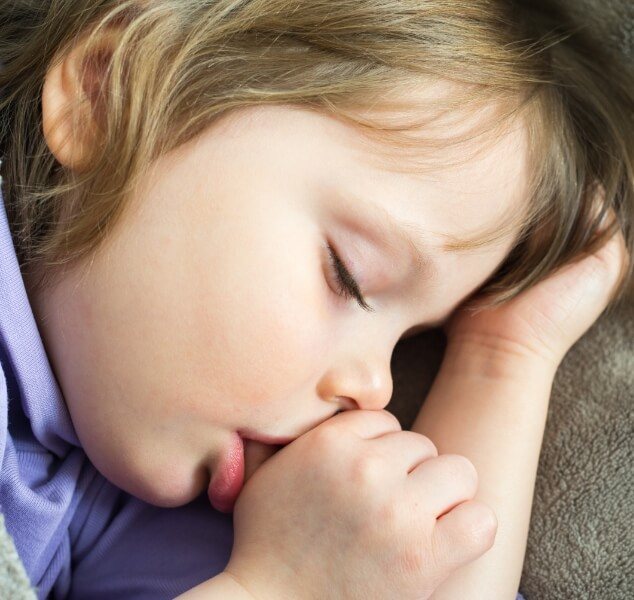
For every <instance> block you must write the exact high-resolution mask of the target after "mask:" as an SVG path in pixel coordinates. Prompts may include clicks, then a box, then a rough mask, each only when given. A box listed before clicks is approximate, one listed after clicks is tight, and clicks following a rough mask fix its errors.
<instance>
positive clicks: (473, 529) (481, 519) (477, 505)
mask: <svg viewBox="0 0 634 600" xmlns="http://www.w3.org/2000/svg"><path fill="white" fill-rule="evenodd" d="M497 528H498V522H497V518H496V516H495V513H494V512H493V510H491V509H490V508H489V507H488V506H487V505H486V504H482V503H481V502H474V505H473V507H472V511H471V518H469V519H467V520H465V521H464V522H463V523H462V530H461V532H460V533H461V537H462V540H463V543H464V544H465V545H468V546H470V547H472V548H476V549H478V550H481V551H485V550H488V549H489V548H491V546H493V542H494V541H495V536H496V533H497Z"/></svg>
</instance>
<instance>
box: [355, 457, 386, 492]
mask: <svg viewBox="0 0 634 600" xmlns="http://www.w3.org/2000/svg"><path fill="white" fill-rule="evenodd" d="M383 467H384V459H383V458H382V457H381V456H379V455H378V454H376V453H373V452H369V451H367V449H366V451H365V452H363V453H361V454H359V455H358V456H357V457H356V459H355V460H353V461H352V465H351V473H350V477H351V479H352V481H353V483H355V484H356V485H359V486H368V485H374V484H376V483H377V482H378V480H379V479H380V476H381V472H382V471H383Z"/></svg>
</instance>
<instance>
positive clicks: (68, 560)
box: [0, 189, 233, 600]
mask: <svg viewBox="0 0 634 600" xmlns="http://www.w3.org/2000/svg"><path fill="white" fill-rule="evenodd" d="M0 460H1V461H2V470H1V471H0V511H2V512H3V513H4V515H5V522H6V527H7V530H8V532H9V534H10V535H11V536H12V538H13V541H14V543H15V546H16V548H17V551H18V554H19V555H20V558H21V559H22V562H23V563H24V566H25V569H26V572H27V574H28V576H29V578H30V580H31V583H32V584H33V586H35V587H37V592H38V597H39V598H47V597H48V598H53V599H55V600H61V599H80V598H81V599H85V598H91V600H98V599H105V598H130V599H132V598H134V599H136V598H139V599H142V598H143V599H145V598H147V599H148V600H149V599H153V600H158V599H160V598H173V597H174V596H177V595H178V594H180V593H182V592H184V591H185V590H188V589H190V588H192V587H194V586H196V585H197V584H199V583H201V582H202V581H205V580H207V579H209V578H211V577H213V576H214V575H216V574H218V573H219V572H220V571H222V570H223V569H224V567H225V566H226V564H227V562H228V561H229V556H230V554H231V547H232V545H233V519H232V515H226V514H223V513H220V512H218V511H216V510H214V509H213V507H212V506H211V505H210V503H209V500H208V499H207V494H206V492H205V493H203V494H201V496H200V497H199V498H197V499H196V500H194V501H193V502H191V503H189V504H187V505H185V506H182V507H178V508H159V507H156V506H152V505H150V504H147V503H145V502H142V501H141V500H139V499H137V498H135V497H133V496H131V495H129V494H127V493H125V492H123V491H122V490H120V489H119V488H117V487H115V486H114V485H112V484H111V483H110V482H108V481H107V480H106V479H105V478H104V477H103V476H102V475H101V474H100V473H99V472H98V471H97V470H96V469H95V467H94V466H93V465H92V463H91V462H90V461H89V460H88V458H87V456H86V454H85V453H84V451H83V450H82V448H81V446H80V444H79V440H78V439H77V435H76V433H75V430H74V428H73V424H72V422H71V419H70V415H69V413H68V410H67V408H66V405H65V402H64V399H63V397H62V394H61V392H60V388H59V386H58V384H57V381H56V379H55V376H54V374H53V372H52V370H51V366H50V364H49V361H48V358H47V355H46V351H45V349H44V346H43V343H42V339H41V337H40V335H39V331H38V329H37V325H36V323H35V319H34V316H33V312H32V310H31V306H30V304H29V300H28V297H27V294H26V291H25V288H24V282H23V280H22V275H21V273H20V269H19V266H18V262H17V258H16V255H15V249H14V246H13V242H12V239H11V234H10V231H9V226H8V223H7V216H6V211H5V208H4V201H3V200H2V191H1V189H0Z"/></svg>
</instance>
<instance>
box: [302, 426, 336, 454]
mask: <svg viewBox="0 0 634 600" xmlns="http://www.w3.org/2000/svg"><path fill="white" fill-rule="evenodd" d="M310 434H311V443H312V444H313V445H314V446H315V447H317V448H318V449H319V450H320V451H321V452H328V451H332V450H333V449H337V448H339V447H340V444H341V443H342V439H343V435H342V431H340V430H339V428H336V427H316V428H315V429H313V430H312V431H311V432H310Z"/></svg>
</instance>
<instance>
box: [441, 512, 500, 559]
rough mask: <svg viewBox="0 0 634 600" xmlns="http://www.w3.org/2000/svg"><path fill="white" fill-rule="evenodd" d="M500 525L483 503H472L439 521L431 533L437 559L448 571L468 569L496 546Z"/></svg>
mask: <svg viewBox="0 0 634 600" xmlns="http://www.w3.org/2000/svg"><path fill="white" fill-rule="evenodd" d="M497 527H498V522H497V518H496V516H495V513H494V512H493V511H492V510H491V508H489V506H487V505H486V504H484V503H483V502H480V501H478V500H469V501H467V502H463V503H461V504H459V505H458V506H456V507H454V508H453V509H451V510H450V511H449V512H448V513H447V514H446V515H443V516H442V517H440V518H439V519H438V520H437V521H436V526H435V527H434V529H433V532H432V548H433V555H434V559H435V560H436V561H437V562H438V564H442V565H447V567H448V571H449V572H451V571H453V570H454V569H456V568H458V567H461V566H462V565H466V564H467V563H470V562H472V561H474V560H475V559H476V558H479V557H480V556H482V555H483V554H484V553H485V552H486V551H487V550H489V549H490V548H491V547H492V546H493V542H494V541H495V535H496V533H497Z"/></svg>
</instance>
